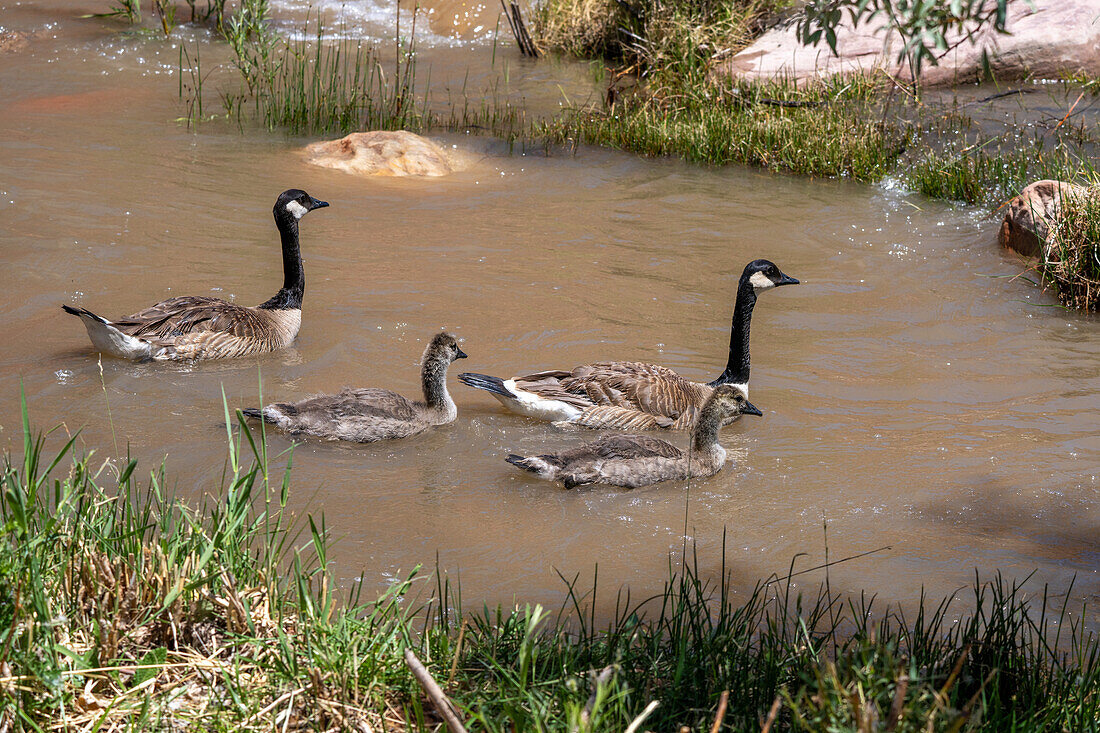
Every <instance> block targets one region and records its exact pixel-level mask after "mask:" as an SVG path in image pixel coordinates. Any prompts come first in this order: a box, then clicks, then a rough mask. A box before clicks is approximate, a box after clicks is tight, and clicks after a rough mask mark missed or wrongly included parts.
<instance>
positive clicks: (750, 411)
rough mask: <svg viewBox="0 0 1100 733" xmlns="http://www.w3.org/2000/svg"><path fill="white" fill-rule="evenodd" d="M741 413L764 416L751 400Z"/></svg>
mask: <svg viewBox="0 0 1100 733" xmlns="http://www.w3.org/2000/svg"><path fill="white" fill-rule="evenodd" d="M795 282H798V281H797V280H795ZM741 414H742V415H756V416H757V417H764V413H762V412H760V410H758V409H756V405H754V404H753V403H751V402H746V403H745V406H744V407H742V408H741Z"/></svg>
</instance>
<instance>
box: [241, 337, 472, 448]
mask: <svg viewBox="0 0 1100 733" xmlns="http://www.w3.org/2000/svg"><path fill="white" fill-rule="evenodd" d="M465 358H466V354H464V353H463V352H462V349H460V348H458V341H456V340H455V337H454V336H452V335H451V334H449V333H439V334H436V336H435V337H434V338H433V339H432V340H431V343H429V344H428V348H426V349H424V357H423V359H422V361H421V368H420V381H421V383H422V385H423V389H424V401H423V402H420V401H415V402H414V401H413V400H409V399H406V398H405V397H402V396H401V395H399V394H397V393H396V392H391V391H390V390H388V389H378V388H376V387H368V388H365V389H351V388H350V387H345V388H344V389H343V391H341V392H340V393H339V394H334V395H324V394H322V395H315V396H313V397H307V398H306V399H304V400H302V401H300V402H275V403H273V404H270V405H267V406H266V407H264V408H262V409H257V408H254V407H250V408H248V409H245V410H242V412H243V413H244V415H245V416H246V417H251V418H255V419H262V420H263V421H264V422H268V423H271V424H272V425H274V426H275V427H277V428H279V429H281V430H285V431H287V432H288V433H291V434H292V435H298V434H302V433H304V434H306V435H315V436H317V437H318V438H325V439H327V440H349V441H354V442H356V443H373V442H374V441H376V440H394V439H396V438H408V437H409V436H411V435H416V434H417V433H422V432H424V431H425V430H427V429H428V428H430V427H433V426H435V425H444V424H446V423H449V422H452V421H454V419H455V418H456V417H457V416H458V408H456V407H455V403H454V400H452V399H451V395H450V393H449V392H448V391H447V367H449V366H450V365H451V362H453V361H454V360H455V359H465Z"/></svg>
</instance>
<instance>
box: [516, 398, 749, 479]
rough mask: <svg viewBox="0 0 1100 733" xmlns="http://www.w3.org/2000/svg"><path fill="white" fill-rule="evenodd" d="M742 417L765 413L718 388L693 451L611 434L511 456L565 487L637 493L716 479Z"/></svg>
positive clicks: (701, 420) (644, 438)
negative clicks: (725, 428)
mask: <svg viewBox="0 0 1100 733" xmlns="http://www.w3.org/2000/svg"><path fill="white" fill-rule="evenodd" d="M738 415H760V410H758V409H756V407H754V406H753V404H752V403H751V402H749V401H748V400H747V399H746V398H745V393H744V391H743V390H742V389H741V388H740V387H738V386H737V385H735V384H720V385H718V386H717V387H715V388H714V389H713V390H712V391H711V394H710V396H709V397H708V398H707V401H706V402H705V403H703V407H702V409H701V410H700V412H699V419H698V420H697V421H696V423H695V429H694V430H693V431H692V435H691V449H690V451H688V452H687V453H685V452H684V451H682V450H680V449H679V448H677V447H676V446H674V445H672V444H671V443H669V442H667V441H664V440H661V439H660V438H652V437H649V436H646V435H608V436H604V437H603V438H600V439H599V440H596V441H593V442H591V443H585V444H584V445H582V446H578V447H577V448H572V449H570V450H566V451H562V452H561V453H551V454H547V455H541V456H517V455H515V454H512V455H509V456H508V458H507V459H506V460H507V461H508V462H509V463H511V464H512V465H514V466H519V467H520V468H522V469H523V470H525V471H530V472H532V473H535V474H538V476H539V478H543V479H546V480H548V481H562V482H563V483H564V484H565V488H567V489H571V488H573V487H574V486H581V485H583V484H609V485H611V486H623V487H625V488H628V489H636V488H638V487H639V486H648V485H650V484H655V483H658V482H659V481H672V480H679V479H687V478H701V477H704V476H713V475H714V474H716V473H718V472H719V471H721V470H722V464H723V463H725V461H726V449H725V448H723V447H722V446H721V445H720V444H719V443H718V431H719V429H721V427H722V425H723V424H724V423H726V422H728V421H729V420H730V419H731V418H734V417H737V416H738Z"/></svg>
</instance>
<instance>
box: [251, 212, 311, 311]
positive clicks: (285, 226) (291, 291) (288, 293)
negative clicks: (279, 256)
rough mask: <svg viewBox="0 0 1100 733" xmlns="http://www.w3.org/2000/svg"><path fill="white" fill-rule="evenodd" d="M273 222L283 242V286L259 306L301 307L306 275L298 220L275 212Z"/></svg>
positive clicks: (270, 308) (269, 307) (272, 308)
mask: <svg viewBox="0 0 1100 733" xmlns="http://www.w3.org/2000/svg"><path fill="white" fill-rule="evenodd" d="M275 224H276V226H278V227H279V236H280V238H281V239H282V243H283V287H282V289H281V290H279V292H277V293H275V296H274V297H273V298H271V300H269V301H267V302H266V303H264V304H262V305H261V306H260V307H261V308H267V309H269V310H290V309H296V308H301V307H302V296H303V295H305V292H306V275H305V271H304V270H303V269H302V250H301V248H300V247H299V245H298V220H297V219H295V218H294V217H293V216H292V215H290V214H289V213H284V212H276V214H275Z"/></svg>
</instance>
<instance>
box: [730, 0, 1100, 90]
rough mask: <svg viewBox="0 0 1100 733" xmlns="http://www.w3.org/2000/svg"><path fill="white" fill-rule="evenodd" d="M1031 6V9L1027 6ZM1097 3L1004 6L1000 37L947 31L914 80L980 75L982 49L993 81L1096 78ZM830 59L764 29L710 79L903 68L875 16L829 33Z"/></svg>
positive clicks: (1075, 0) (903, 72)
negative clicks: (933, 60) (942, 45)
mask: <svg viewBox="0 0 1100 733" xmlns="http://www.w3.org/2000/svg"><path fill="white" fill-rule="evenodd" d="M1029 5H1034V8H1032V7H1029ZM1098 16H1100V6H1098V4H1097V2H1096V0H1033V2H1032V3H1030V4H1029V3H1026V2H1013V3H1009V5H1008V18H1007V23H1006V30H1007V31H1008V33H1007V34H1000V33H997V32H996V31H994V30H992V29H990V28H986V29H983V30H982V31H980V32H978V33H976V34H975V35H974V39H973V42H971V41H970V40H967V39H966V38H965V37H964V36H962V35H961V34H959V33H957V32H952V33H949V34H948V38H947V45H948V48H947V50H946V51H943V52H942V53H938V54H937V59H938V62H939V63H938V65H937V66H932V65H929V64H927V63H926V64H925V65H924V67H923V69H922V71H921V76H920V79H921V83H922V84H924V85H926V86H947V85H951V84H958V83H968V82H972V81H976V80H978V79H980V78H981V77H982V76H983V74H984V68H985V67H984V64H983V61H982V53H983V51H987V52H988V54H989V68H990V70H991V71H992V72H993V76H994V78H996V79H997V80H998V81H1005V80H1008V79H1022V78H1025V77H1028V76H1032V77H1037V78H1041V79H1042V78H1047V79H1050V78H1054V79H1056V78H1060V77H1062V76H1064V75H1067V74H1074V73H1083V74H1086V75H1089V76H1097V75H1100V17H1098ZM836 37H837V42H836V50H837V55H836V56H834V55H833V54H832V52H831V51H830V50H829V47H828V46H827V45H826V44H825V43H824V42H822V43H819V44H818V45H817V46H803V45H802V44H801V43H799V41H798V37H797V35H796V25H795V23H793V22H792V23H787V24H785V25H781V26H777V27H776V28H772V29H771V30H769V31H768V32H766V33H765V34H764V35H762V36H760V38H758V39H756V41H754V42H753V43H752V44H750V45H749V46H748V47H747V48H745V49H744V50H742V51H741V52H740V53H737V54H735V55H734V56H733V57H731V58H730V59H728V60H726V61H724V62H722V63H721V64H719V65H717V66H716V67H715V68H714V69H713V73H714V74H715V75H716V76H719V77H722V76H726V77H732V78H736V79H745V80H748V81H760V80H769V79H775V78H786V79H790V80H793V81H804V80H809V79H815V78H825V77H829V76H833V75H836V74H853V73H871V72H873V71H875V70H877V69H883V70H884V71H886V72H887V73H889V74H891V75H892V76H895V77H897V78H900V79H908V78H909V68H908V66H907V65H906V64H904V63H899V62H898V52H899V51H900V50H901V49H902V47H903V46H904V42H903V41H902V39H901V37H900V36H899V35H898V34H897V33H894V32H887V31H886V29H885V28H884V27H883V20H882V19H881V18H874V19H871V20H869V21H864V22H863V23H861V24H860V25H859V26H857V27H854V28H853V27H852V25H851V21H850V20H849V19H847V18H845V20H844V21H842V22H841V24H840V26H838V27H837V29H836Z"/></svg>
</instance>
